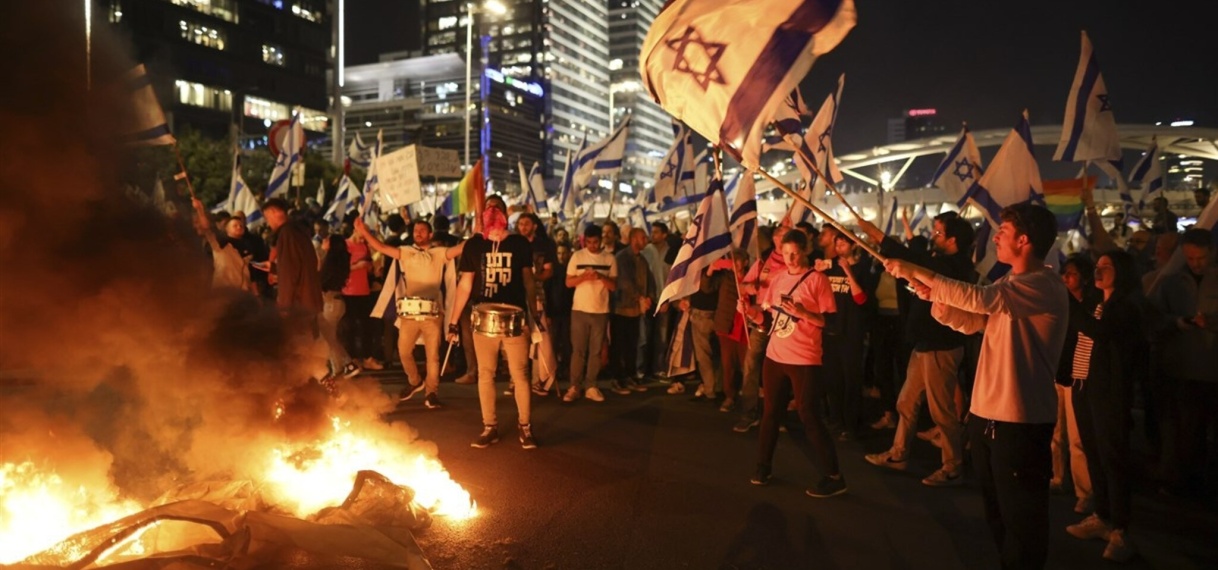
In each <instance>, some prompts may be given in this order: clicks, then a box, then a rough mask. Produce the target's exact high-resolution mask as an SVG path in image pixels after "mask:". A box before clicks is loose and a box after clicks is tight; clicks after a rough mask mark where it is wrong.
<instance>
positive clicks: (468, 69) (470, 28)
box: [465, 0, 507, 170]
mask: <svg viewBox="0 0 1218 570" xmlns="http://www.w3.org/2000/svg"><path fill="white" fill-rule="evenodd" d="M479 13H490V14H495V15H503V14H505V13H507V6H504V5H503V2H500V1H499V0H487V1H486V2H485V3H484V4H482V7H481V8H479V7H478V6H476V5H474V3H472V2H469V3H466V4H465V169H466V170H469V127H470V118H469V107H470V104H471V99H470V95H471V90H472V89H473V87H472V85H471V83H472V82H473V58H474V56H473V53H474V15H475V14H479ZM483 73H486V70H483Z"/></svg>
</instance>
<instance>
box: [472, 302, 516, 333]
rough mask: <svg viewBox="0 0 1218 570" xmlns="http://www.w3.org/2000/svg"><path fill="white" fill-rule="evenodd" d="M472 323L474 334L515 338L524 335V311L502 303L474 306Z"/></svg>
mask: <svg viewBox="0 0 1218 570" xmlns="http://www.w3.org/2000/svg"><path fill="white" fill-rule="evenodd" d="M471 313H472V316H471V323H470V324H472V325H473V328H474V332H476V333H478V334H481V335H486V336H494V337H513V336H520V335H522V334H524V310H523V309H521V308H520V307H516V306H513V305H504V304H502V303H481V304H478V305H474V308H473V310H472V312H471Z"/></svg>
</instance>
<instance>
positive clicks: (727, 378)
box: [715, 333, 748, 398]
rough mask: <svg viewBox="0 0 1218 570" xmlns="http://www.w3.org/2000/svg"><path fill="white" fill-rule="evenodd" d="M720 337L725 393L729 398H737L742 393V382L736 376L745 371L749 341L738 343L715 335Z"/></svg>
mask: <svg viewBox="0 0 1218 570" xmlns="http://www.w3.org/2000/svg"><path fill="white" fill-rule="evenodd" d="M715 336H718V337H719V365H720V366H722V367H723V393H724V394H726V395H727V397H728V398H735V397H736V393H737V392H739V391H740V382H739V381H737V380H736V374H737V373H742V372H743V371H744V357H745V355H746V354H747V353H748V339H747V338H746V339H745V341H744V342H736V341H734V340H732V339H730V338H728V337H727V336H725V335H722V334H719V333H715Z"/></svg>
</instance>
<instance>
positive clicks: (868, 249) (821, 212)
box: [757, 168, 888, 263]
mask: <svg viewBox="0 0 1218 570" xmlns="http://www.w3.org/2000/svg"><path fill="white" fill-rule="evenodd" d="M757 172H758V174H761V175H762V176H764V177H765V179H766V180H769V181H770V182H771V183H773V184H774V186H776V187H777V188H778V189H779V190H782V191H783V192H785V193H786V194H787V195H788V196H790V197H791V198H792V199H793V200H795V201H796V202H799V203H800V204H803V205H804V207H806V208H808V209H809V210H812V211H813V212H815V213H816V214H817V215H818V216H820V217H822V218H824V219H825V222H827V223H828V224H829V225H831V226H833V227H835V228H837V230H838V231H840V232H841V233H842V234H843V235H845V236H846V237H848V238H850V240H851V241H853V242H854V243H856V244H858V245H859V247H861V248H863V250H864V251H866V252H867V253H870V254H871V256H872V257H874V258H876V259H877V260H879V261H880V262H881V263H883V262H886V261H888V258H887V257H884V256H882V255H880V252H879V251H877V250H876V249H875V248H874V247H871V245H870V244H868V243H866V242H864V241H863V240H862V238H860V237H858V236H857V235H855V234H854V232H852V231H850V230H848V229H846V227H845V226H843V225H842V224H841V223H840V222H838V221H837V220H835V219H833V217H832V216H830V215H829V214H826V213H825V211H824V210H822V209H820V208H818V207H816V204H813V203H812V202H810V201H808V199H807V198H804V197H803V196H800V195H799V194H798V193H796V192H795V191H794V190H791V189H790V188H788V187H787V186H786V185H785V184H783V183H782V181H781V180H779V179H777V178H775V177H774V175H773V174H770V173H769V172H766V171H765V169H764V168H758V169H757Z"/></svg>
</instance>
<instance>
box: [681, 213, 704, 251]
mask: <svg viewBox="0 0 1218 570" xmlns="http://www.w3.org/2000/svg"><path fill="white" fill-rule="evenodd" d="M689 223H690V226H691V229H692V230H693V231H690V232H688V233H687V234H686V235H688V236H689V237H686V238H685V242H684V244H685V245H689V246H690V247H694V245H695V244H696V243H697V242H698V235H700V234H701V233H702V214H698V215H696V216H694V219H693V220H692V221H690V222H689Z"/></svg>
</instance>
